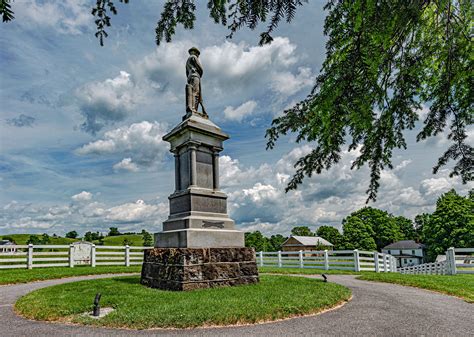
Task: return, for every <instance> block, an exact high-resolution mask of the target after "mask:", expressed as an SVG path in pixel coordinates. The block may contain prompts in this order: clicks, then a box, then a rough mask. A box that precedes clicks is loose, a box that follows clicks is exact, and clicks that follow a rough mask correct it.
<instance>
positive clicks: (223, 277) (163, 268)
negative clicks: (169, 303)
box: [141, 247, 258, 290]
mask: <svg viewBox="0 0 474 337" xmlns="http://www.w3.org/2000/svg"><path fill="white" fill-rule="evenodd" d="M257 282H258V270H257V265H256V263H255V251H254V250H253V248H245V247H241V248H237V247H235V248H153V249H148V250H146V251H145V259H144V262H143V267H142V278H141V283H142V284H144V285H147V286H149V287H152V288H159V289H165V290H194V289H200V288H214V287H222V286H236V285H242V284H252V283H257Z"/></svg>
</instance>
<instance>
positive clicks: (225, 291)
mask: <svg viewBox="0 0 474 337" xmlns="http://www.w3.org/2000/svg"><path fill="white" fill-rule="evenodd" d="M139 280H140V277H138V276H129V277H116V278H111V279H101V280H89V281H81V282H74V283H67V284H61V285H57V286H53V287H49V288H44V289H40V290H37V291H34V292H31V293H29V294H27V295H25V296H24V297H22V298H21V299H19V300H18V302H17V303H16V305H15V309H16V311H17V312H18V313H20V314H21V315H23V316H25V317H27V318H30V319H37V320H49V321H54V320H60V321H69V322H75V323H83V324H88V325H99V326H107V327H116V328H118V327H122V328H123V327H128V328H134V329H147V328H172V327H175V328H189V327H197V326H210V325H229V324H243V323H255V322H261V321H271V320H276V319H280V318H285V317H291V316H298V315H304V314H311V313H317V312H320V311H322V310H324V309H326V308H331V307H333V306H335V305H337V304H338V303H342V302H343V301H346V300H348V299H349V298H350V296H351V292H350V290H349V289H347V288H345V287H343V286H341V285H338V284H334V283H324V282H322V281H320V280H314V279H305V278H298V277H290V276H270V275H264V276H261V282H260V283H259V284H255V285H246V286H238V287H225V288H214V289H201V290H195V291H189V292H171V291H162V290H157V289H151V288H147V287H145V286H142V285H141V284H140V283H139ZM98 292H100V293H101V294H102V299H101V307H102V308H104V307H113V308H115V311H114V312H112V313H111V314H109V315H107V316H106V317H104V318H101V319H98V320H95V319H91V318H89V317H86V316H84V315H82V313H84V312H87V311H91V310H92V302H93V300H94V297H95V295H96V293H98Z"/></svg>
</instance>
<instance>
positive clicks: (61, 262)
mask: <svg viewBox="0 0 474 337" xmlns="http://www.w3.org/2000/svg"><path fill="white" fill-rule="evenodd" d="M80 245H81V243H75V244H71V245H32V244H29V245H9V246H8V248H9V249H10V251H7V252H0V269H12V268H28V269H32V268H41V267H71V268H72V267H74V266H75V265H76V266H77V265H89V266H91V267H95V266H127V267H128V266H132V265H141V264H142V263H143V250H144V249H148V248H150V247H135V246H128V245H127V246H96V245H94V244H87V245H83V247H81V248H82V249H78V246H80Z"/></svg>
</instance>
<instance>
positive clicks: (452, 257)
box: [446, 247, 457, 275]
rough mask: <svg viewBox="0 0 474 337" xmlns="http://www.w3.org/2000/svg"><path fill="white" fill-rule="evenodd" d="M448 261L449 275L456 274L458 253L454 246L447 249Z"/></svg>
mask: <svg viewBox="0 0 474 337" xmlns="http://www.w3.org/2000/svg"><path fill="white" fill-rule="evenodd" d="M446 261H447V262H448V275H456V272H457V270H456V253H455V252H454V248H453V247H450V248H448V250H447V251H446Z"/></svg>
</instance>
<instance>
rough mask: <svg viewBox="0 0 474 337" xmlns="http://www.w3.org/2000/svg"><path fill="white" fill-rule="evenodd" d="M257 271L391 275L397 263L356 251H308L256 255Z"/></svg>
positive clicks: (374, 254) (370, 253) (371, 253)
mask: <svg viewBox="0 0 474 337" xmlns="http://www.w3.org/2000/svg"><path fill="white" fill-rule="evenodd" d="M257 263H258V265H259V266H261V267H278V268H314V269H322V270H349V271H356V272H358V271H375V272H395V271H396V269H397V267H396V266H397V262H396V260H395V258H394V257H393V256H392V255H389V254H382V253H379V252H367V251H359V250H357V249H356V250H318V251H314V250H309V251H302V250H300V251H296V252H282V251H278V252H257Z"/></svg>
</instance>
